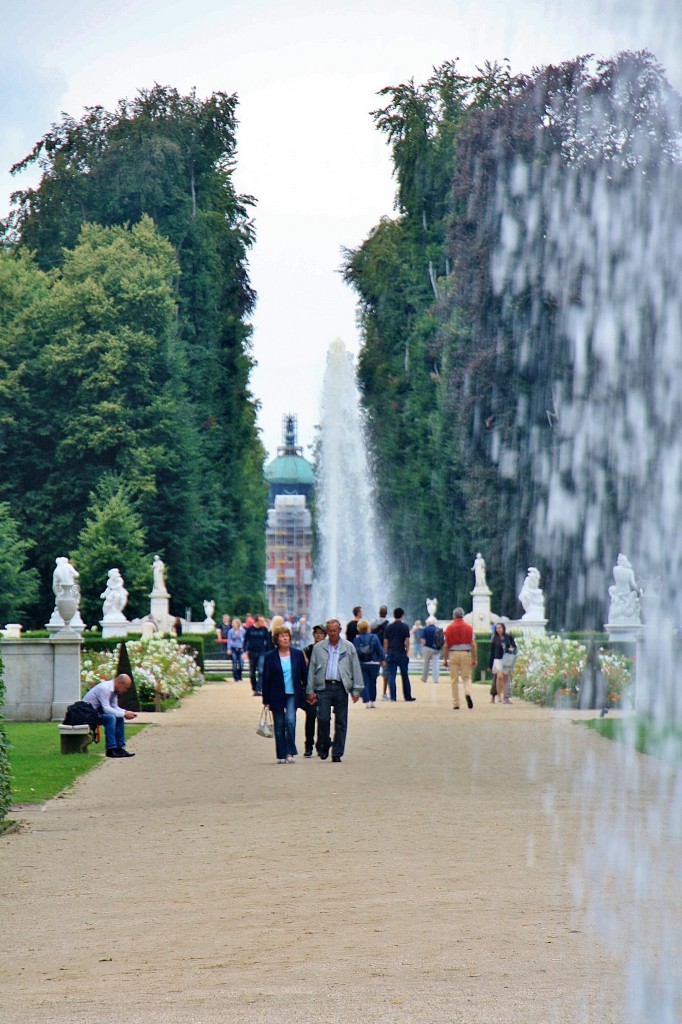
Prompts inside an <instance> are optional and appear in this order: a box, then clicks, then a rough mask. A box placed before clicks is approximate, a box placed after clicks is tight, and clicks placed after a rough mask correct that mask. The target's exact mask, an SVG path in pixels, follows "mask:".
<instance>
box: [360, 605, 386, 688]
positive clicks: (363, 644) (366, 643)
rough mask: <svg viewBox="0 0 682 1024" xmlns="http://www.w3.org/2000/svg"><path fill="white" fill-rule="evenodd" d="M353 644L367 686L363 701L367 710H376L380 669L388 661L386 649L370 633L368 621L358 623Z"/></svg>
mask: <svg viewBox="0 0 682 1024" xmlns="http://www.w3.org/2000/svg"><path fill="white" fill-rule="evenodd" d="M353 644H354V646H355V650H356V651H357V652H358V661H359V662H360V670H361V672H362V678H363V681H364V684H365V685H364V687H363V690H362V699H363V701H364V704H365V707H366V708H375V707H376V706H377V703H376V702H377V676H378V675H379V668H380V667H381V665H382V664H383V663H384V662H385V660H386V659H385V656H384V649H383V647H382V646H381V644H380V643H379V637H378V636H376V634H375V633H370V631H369V622H368V621H367V619H360V621H359V622H358V633H357V636H356V637H355V640H353Z"/></svg>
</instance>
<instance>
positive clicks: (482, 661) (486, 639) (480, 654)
mask: <svg viewBox="0 0 682 1024" xmlns="http://www.w3.org/2000/svg"><path fill="white" fill-rule="evenodd" d="M476 653H477V658H478V665H477V666H476V668H475V670H474V672H475V675H476V678H477V679H478V678H479V673H481V672H484V673H485V678H486V679H489V678H491V676H490V669H489V668H488V662H489V660H490V635H489V634H488V633H485V634H482V635H480V636H477V637H476Z"/></svg>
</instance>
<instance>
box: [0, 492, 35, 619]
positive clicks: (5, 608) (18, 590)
mask: <svg viewBox="0 0 682 1024" xmlns="http://www.w3.org/2000/svg"><path fill="white" fill-rule="evenodd" d="M31 547H32V544H31V542H30V541H28V540H26V539H25V538H23V537H22V535H21V533H20V530H19V525H18V523H17V522H16V520H14V519H13V518H12V516H11V514H10V508H9V505H8V504H7V502H0V624H2V625H4V624H5V623H7V622H21V621H22V620H23V618H24V616H25V614H26V611H27V609H29V608H30V607H31V605H32V604H33V603H34V602H35V600H36V598H37V595H38V573H37V572H36V570H35V569H31V568H29V567H28V565H27V561H28V557H27V556H28V552H29V551H30V549H31Z"/></svg>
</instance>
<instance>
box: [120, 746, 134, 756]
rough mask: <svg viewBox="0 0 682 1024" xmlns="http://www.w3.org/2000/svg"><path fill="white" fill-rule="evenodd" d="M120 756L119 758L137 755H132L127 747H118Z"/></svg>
mask: <svg viewBox="0 0 682 1024" xmlns="http://www.w3.org/2000/svg"><path fill="white" fill-rule="evenodd" d="M118 756H119V757H135V755H134V754H131V752H130V751H129V750H126V748H125V747H118Z"/></svg>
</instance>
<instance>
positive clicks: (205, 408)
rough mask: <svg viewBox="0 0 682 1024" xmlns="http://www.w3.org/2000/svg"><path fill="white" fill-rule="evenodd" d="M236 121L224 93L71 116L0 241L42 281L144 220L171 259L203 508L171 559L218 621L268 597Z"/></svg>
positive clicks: (42, 143)
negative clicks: (85, 237)
mask: <svg viewBox="0 0 682 1024" xmlns="http://www.w3.org/2000/svg"><path fill="white" fill-rule="evenodd" d="M236 107H237V98H236V96H231V95H228V94H226V93H222V92H217V93H214V94H212V95H211V96H210V97H209V98H207V99H205V100H202V99H199V98H198V97H197V96H196V93H195V92H194V91H192V92H191V93H190V94H189V95H185V96H183V95H181V94H180V93H179V92H178V91H177V90H175V89H173V88H170V87H165V86H154V88H152V89H149V90H143V91H141V92H140V93H139V94H138V96H136V97H135V98H134V99H132V100H122V101H121V102H119V104H118V105H117V107H116V109H115V110H114V111H107V110H105V109H103V108H102V107H93V108H88V109H87V110H86V112H85V114H84V116H83V117H82V118H81V119H80V120H76V119H74V118H71V117H68V116H64V117H63V118H62V121H61V122H60V123H58V124H55V125H53V126H52V128H51V130H50V131H49V132H48V133H47V134H46V135H45V136H44V137H43V138H42V139H41V140H39V142H38V143H37V144H36V146H35V147H34V149H33V151H32V152H31V153H30V154H29V155H28V156H27V157H26V158H25V160H23V161H21V162H20V163H19V164H17V165H16V167H15V168H14V170H15V171H20V170H21V169H22V168H24V167H27V166H30V165H37V166H39V167H40V169H41V171H42V178H41V181H40V183H39V185H38V186H36V187H35V188H31V189H25V190H23V191H19V192H17V193H16V194H15V197H14V199H15V207H14V210H13V213H12V215H11V216H10V218H9V221H8V222H7V224H6V229H5V237H6V239H7V240H8V241H9V242H10V243H12V244H14V245H16V246H18V247H19V248H20V249H30V250H32V251H33V252H35V254H36V259H37V261H38V264H39V266H40V267H41V268H43V269H45V270H49V269H55V268H60V267H61V266H62V265H63V263H64V261H65V258H66V257H65V253H66V252H68V251H70V250H71V249H72V248H73V247H74V246H75V245H76V242H77V239H78V238H79V237H80V231H81V228H82V226H83V225H84V224H85V223H98V224H100V225H104V226H115V225H118V226H123V225H125V224H133V225H134V224H137V223H139V222H140V220H141V218H142V217H144V216H145V215H147V216H149V217H151V218H152V220H153V221H154V224H155V225H156V227H157V230H158V232H159V233H160V234H161V235H162V236H163V237H165V238H166V239H168V241H169V242H170V244H171V246H172V247H173V250H174V254H175V258H176V260H177V266H176V268H175V270H174V271H173V272H172V274H171V277H170V281H171V283H172V287H173V290H174V294H175V298H176V300H177V325H176V326H177V336H178V339H179V341H180V343H181V347H182V352H183V358H184V360H185V363H186V381H187V385H188V386H187V394H188V398H189V408H188V411H187V422H188V427H189V429H190V432H191V434H192V441H193V444H192V451H191V460H192V464H193V469H194V471H195V487H194V489H193V493H192V496H191V498H192V501H193V502H194V503H195V508H194V512H193V516H192V522H191V525H190V528H189V530H188V532H187V533H186V535H185V542H184V543H182V544H176V545H174V546H173V547H172V549H169V550H166V551H165V556H166V559H167V562H168V565H169V570H170V573H169V585H170V586H171V589H172V590H173V592H174V593H176V594H177V596H178V598H179V599H181V600H182V601H183V603H187V604H196V603H197V602H200V600H201V598H202V597H206V596H207V595H208V594H211V595H212V596H214V597H215V599H216V600H217V601H218V604H219V606H220V605H222V606H223V607H225V606H228V605H229V602H230V595H231V594H233V593H236V592H238V591H243V589H244V587H245V586H246V587H247V588H248V589H249V590H251V591H252V592H262V587H263V577H264V570H265V547H264V524H265V514H266V507H267V490H266V488H265V485H264V483H263V478H262V476H263V475H262V465H263V460H264V456H265V452H264V450H263V448H262V445H261V444H260V441H259V438H258V434H257V430H256V422H255V421H256V406H255V402H254V400H253V398H252V396H251V394H250V392H249V382H248V378H249V372H250V369H251V366H252V359H251V352H250V327H249V324H248V322H247V317H248V315H249V313H250V312H251V310H252V308H253V305H254V301H255V296H254V294H253V292H252V290H251V287H250V284H249V279H248V267H247V252H248V249H249V247H250V245H251V244H252V241H253V227H252V223H251V220H250V214H249V210H250V207H251V205H252V204H253V200H252V199H251V197H249V196H242V195H238V194H237V192H236V191H235V189H234V186H233V182H232V174H233V170H234V165H235V158H236V128H237V118H236ZM183 457H184V456H183ZM188 457H189V456H188ZM85 486H86V490H87V491H88V492H89V491H90V490H91V489H92V481H90V480H88V481H87V483H86V485H85ZM175 487H176V484H175V482H174V479H173V476H172V473H171V474H170V475H169V478H168V480H166V481H160V490H161V492H165V491H168V492H169V493H173V492H174V490H175ZM175 498H176V500H177V499H179V495H178V494H176V495H175ZM245 510H246V513H245ZM145 521H146V520H145ZM148 536H149V540H150V543H152V544H156V543H157V541H156V540H155V539H154V532H153V530H150V531H149V532H148Z"/></svg>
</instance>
